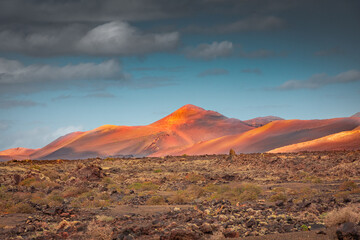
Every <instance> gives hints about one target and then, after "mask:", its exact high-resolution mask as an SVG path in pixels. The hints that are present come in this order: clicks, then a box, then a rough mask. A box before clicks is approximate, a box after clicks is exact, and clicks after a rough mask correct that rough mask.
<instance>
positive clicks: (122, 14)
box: [0, 0, 314, 22]
mask: <svg viewBox="0 0 360 240" xmlns="http://www.w3.org/2000/svg"><path fill="white" fill-rule="evenodd" d="M301 2H304V1H299V0H276V1H267V0H251V1H239V0H227V1H226V2H225V3H226V4H224V1H214V0H182V1H168V0H131V1H128V0H101V1H99V0H86V4H84V1H82V0H72V1H48V0H9V1H1V2H0V20H1V21H0V22H9V21H13V20H14V19H16V20H17V21H20V22H30V21H34V22H40V21H42V22H44V21H48V22H109V21H115V20H122V21H144V20H155V19H166V18H174V17H181V16H185V15H197V14H199V15H201V14H202V15H206V14H207V15H209V14H212V15H213V14H225V15H227V16H229V15H235V16H238V15H242V16H244V15H250V14H253V13H254V12H256V13H259V14H268V13H277V12H282V11H285V10H288V9H290V8H293V7H295V6H296V5H299V3H301ZM313 5H314V3H312V4H311V6H313Z"/></svg>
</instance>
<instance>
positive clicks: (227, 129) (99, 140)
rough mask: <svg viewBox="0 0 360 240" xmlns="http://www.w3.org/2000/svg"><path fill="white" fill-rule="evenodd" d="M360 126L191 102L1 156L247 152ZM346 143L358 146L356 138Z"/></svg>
mask: <svg viewBox="0 0 360 240" xmlns="http://www.w3.org/2000/svg"><path fill="white" fill-rule="evenodd" d="M359 126H360V118H357V117H348V118H333V119H322V120H296V119H293V120H283V119H282V118H279V117H275V116H266V117H259V118H254V119H250V120H246V121H241V120H239V119H235V118H228V117H226V116H224V115H222V114H220V113H218V112H215V111H211V110H205V109H203V108H201V107H198V106H195V105H191V104H187V105H184V106H182V107H181V108H179V109H177V110H175V111H174V112H172V113H170V114H169V115H167V116H165V117H163V118H161V119H160V120H158V121H155V122H153V123H151V124H149V125H144V126H118V125H109V124H108V125H102V126H100V127H97V128H94V129H92V130H89V131H83V132H72V133H69V134H66V135H64V136H61V137H59V138H57V139H55V140H54V141H52V142H50V143H49V144H47V145H46V146H44V147H42V148H40V149H23V150H22V148H15V149H8V150H5V151H1V152H0V159H2V160H11V159H12V158H17V159H28V158H29V159H39V160H41V159H59V158H63V159H83V158H91V157H109V156H123V155H133V156H139V157H140V156H141V157H142V156H165V155H181V154H190V155H198V154H221V153H227V152H228V151H229V149H230V148H233V149H235V151H236V152H244V153H246V152H267V151H271V150H273V149H277V148H281V147H285V146H289V145H292V144H299V143H302V142H307V141H313V140H316V139H319V138H323V137H326V136H329V135H331V134H336V133H340V132H343V131H351V130H354V129H355V128H359ZM349 141H350V140H349ZM343 144H345V145H346V144H348V146H353V144H352V143H343ZM359 148H360V146H359ZM320 149H322V148H320ZM328 150H331V149H328Z"/></svg>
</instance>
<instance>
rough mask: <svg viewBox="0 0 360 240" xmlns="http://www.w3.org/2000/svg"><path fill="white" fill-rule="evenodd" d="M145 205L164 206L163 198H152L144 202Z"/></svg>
mask: <svg viewBox="0 0 360 240" xmlns="http://www.w3.org/2000/svg"><path fill="white" fill-rule="evenodd" d="M146 204H147V205H163V204H166V202H165V199H164V197H162V196H152V197H151V198H149V199H148V200H147V201H146Z"/></svg>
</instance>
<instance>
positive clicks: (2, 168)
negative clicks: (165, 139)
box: [0, 151, 360, 240]
mask: <svg viewBox="0 0 360 240" xmlns="http://www.w3.org/2000/svg"><path fill="white" fill-rule="evenodd" d="M359 184H360V151H328V152H301V153H283V154H281V153H259V154H234V153H233V152H232V153H231V154H224V155H201V156H188V155H183V156H176V157H175V156H166V157H147V158H105V159H100V158H94V159H86V160H71V161H70V160H61V159H58V160H51V161H50V160H43V161H33V160H23V161H8V162H2V163H0V238H1V239H223V238H245V239H249V240H251V239H342V238H343V239H356V238H355V237H356V235H355V234H357V233H356V231H358V232H359V227H360V226H359V221H360V206H359V205H360V186H359ZM350 237H354V238H350Z"/></svg>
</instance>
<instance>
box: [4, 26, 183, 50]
mask: <svg viewBox="0 0 360 240" xmlns="http://www.w3.org/2000/svg"><path fill="white" fill-rule="evenodd" d="M179 38H180V36H179V33H178V32H168V33H143V32H141V31H140V30H139V29H137V28H135V27H133V26H131V25H129V24H128V23H126V22H123V21H112V22H108V23H104V24H100V25H96V26H92V25H89V24H87V25H86V24H78V23H72V24H68V25H65V26H63V25H61V26H57V25H50V26H45V27H44V26H42V27H28V28H25V30H24V29H20V30H19V29H18V28H10V29H8V28H4V29H0V42H1V43H2V44H1V45H0V51H2V52H17V53H21V54H27V55H32V56H54V55H94V56H129V55H144V54H148V53H152V52H162V51H169V50H172V49H175V48H176V47H177V45H178V42H179Z"/></svg>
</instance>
